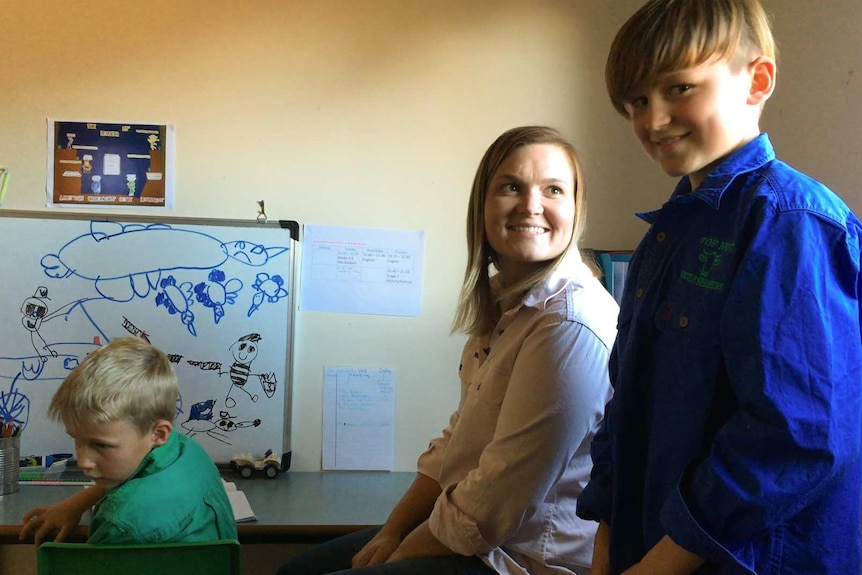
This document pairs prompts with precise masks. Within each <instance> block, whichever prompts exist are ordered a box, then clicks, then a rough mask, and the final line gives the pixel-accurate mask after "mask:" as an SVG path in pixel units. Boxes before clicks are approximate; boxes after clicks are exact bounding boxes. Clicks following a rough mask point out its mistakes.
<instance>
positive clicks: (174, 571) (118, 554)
mask: <svg viewBox="0 0 862 575" xmlns="http://www.w3.org/2000/svg"><path fill="white" fill-rule="evenodd" d="M36 557H37V562H38V566H39V571H38V572H39V575H242V565H241V557H240V547H239V541H236V540H228V541H204V542H199V543H164V544H145V545H90V544H87V543H52V542H51V543H43V544H42V545H40V546H39V549H38V551H37V552H36Z"/></svg>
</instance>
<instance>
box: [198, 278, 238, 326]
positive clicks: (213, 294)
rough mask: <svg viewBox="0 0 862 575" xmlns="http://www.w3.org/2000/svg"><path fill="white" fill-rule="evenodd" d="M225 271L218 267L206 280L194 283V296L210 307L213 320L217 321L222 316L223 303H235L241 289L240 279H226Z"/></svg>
mask: <svg viewBox="0 0 862 575" xmlns="http://www.w3.org/2000/svg"><path fill="white" fill-rule="evenodd" d="M226 277H227V276H225V273H224V272H223V271H221V270H219V269H215V270H212V271H211V272H210V273H209V275H208V276H207V281H205V282H200V283H199V284H197V285H195V298H197V300H198V301H199V302H200V303H202V304H203V305H204V306H205V307H209V308H212V310H213V321H214V322H216V323H218V322H219V321H220V320H221V318H223V317H224V306H225V304H230V305H233V304H234V303H236V296H237V294H239V292H240V290H241V289H242V281H241V280H239V279H237V278H231V279H229V280H227V281H225V280H226Z"/></svg>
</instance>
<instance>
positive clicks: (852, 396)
mask: <svg viewBox="0 0 862 575" xmlns="http://www.w3.org/2000/svg"><path fill="white" fill-rule="evenodd" d="M642 217H643V218H644V219H646V220H647V221H648V222H649V223H650V224H651V228H650V230H649V231H648V232H647V234H646V236H645V237H644V239H643V240H642V241H641V244H640V246H639V247H638V249H637V251H636V252H635V254H634V256H633V258H632V261H631V264H630V267H629V275H628V276H627V279H626V282H625V292H624V295H623V303H622V306H621V311H620V319H619V335H618V338H617V342H616V344H615V348H614V351H613V353H612V356H611V363H610V376H611V383H612V384H613V387H614V398H613V400H612V401H611V402H610V403H609V404H608V406H607V409H606V414H605V421H604V424H603V427H602V429H601V430H600V432H599V434H598V435H597V436H596V439H595V440H594V441H593V446H592V451H593V462H594V467H593V472H592V477H591V480H590V483H589V484H588V486H587V487H586V489H585V490H584V492H583V493H582V494H581V496H580V498H579V503H578V514H579V515H581V516H582V517H585V518H590V519H596V520H604V521H606V522H607V523H608V524H609V525H610V527H611V542H610V545H611V548H610V554H611V565H612V573H619V572H621V571H622V570H624V569H625V568H626V567H628V566H630V565H632V564H633V563H635V562H637V561H639V560H640V559H641V558H642V557H643V555H644V554H645V553H646V552H647V551H649V549H650V548H651V547H652V546H653V545H655V544H656V543H657V542H658V541H659V540H660V539H661V538H662V537H663V536H664V535H669V536H670V537H671V539H673V540H674V541H675V542H676V543H677V544H679V545H681V546H682V547H684V548H686V549H688V550H690V551H692V552H694V553H696V554H698V555H700V556H701V557H703V558H705V559H706V561H707V564H706V565H705V566H704V567H703V568H701V570H699V571H698V573H720V574H749V573H757V574H758V575H766V574H770V575H771V574H791V573H792V574H815V573H816V574H819V575H823V574H835V575H838V574H841V575H846V574H858V573H860V572H862V568H860V505H862V500H860V495H861V494H862V465H860V462H861V461H862V460H860V445H862V335H860V323H862V317H860V307H859V295H860V292H862V279H860V278H862V276H860V223H859V220H858V219H857V218H856V216H855V215H854V214H853V213H852V212H850V210H849V209H848V208H847V206H846V205H845V204H844V203H843V202H842V201H841V200H840V199H839V198H838V197H837V196H836V195H835V194H833V193H832V192H831V191H829V190H828V189H827V188H826V187H825V186H823V185H822V184H820V183H819V182H817V181H815V180H813V179H811V178H809V177H807V176H805V175H804V174H801V173H800V172H798V171H796V170H794V169H793V168H791V167H790V166H788V165H787V164H785V163H783V162H780V161H778V160H776V159H775V156H774V152H773V149H772V145H771V144H770V142H769V139H768V137H767V136H766V135H765V134H763V135H761V136H760V137H758V138H757V139H755V140H754V141H752V142H750V143H749V144H747V145H746V146H744V147H743V148H742V149H740V150H739V151H737V152H735V153H734V154H733V155H731V156H730V157H729V158H728V159H727V160H725V161H724V162H723V163H722V164H721V165H720V166H719V167H717V168H716V169H715V170H714V171H713V172H712V173H711V174H710V175H709V176H708V177H707V178H706V179H705V180H704V181H703V183H702V184H701V186H700V187H699V188H698V189H697V190H695V191H691V189H690V184H689V180H688V178H687V177H686V178H683V179H682V180H681V181H680V183H679V185H678V186H677V189H676V191H675V192H674V194H673V196H672V197H671V199H670V200H669V201H668V202H667V203H666V204H665V205H664V206H663V207H662V209H661V210H659V211H657V212H652V213H649V214H642Z"/></svg>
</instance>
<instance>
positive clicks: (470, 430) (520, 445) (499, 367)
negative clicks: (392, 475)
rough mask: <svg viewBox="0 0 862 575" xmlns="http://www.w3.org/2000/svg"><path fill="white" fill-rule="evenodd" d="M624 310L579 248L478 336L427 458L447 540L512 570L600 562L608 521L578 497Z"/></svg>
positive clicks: (540, 573)
mask: <svg viewBox="0 0 862 575" xmlns="http://www.w3.org/2000/svg"><path fill="white" fill-rule="evenodd" d="M617 313H618V309H617V305H616V303H615V302H614V300H613V298H612V297H611V296H610V295H609V294H608V292H607V291H606V290H605V289H604V287H603V286H602V285H601V284H600V283H599V282H598V280H596V279H595V278H594V277H593V276H592V274H591V273H590V271H589V269H588V268H587V267H586V265H585V264H584V263H583V262H582V261H581V259H580V257H579V255H578V254H577V253H573V254H571V255H570V256H569V257H568V258H567V259H566V261H564V262H563V263H562V264H561V265H560V266H559V268H558V269H557V271H556V272H555V273H554V275H553V277H551V278H550V279H549V281H548V282H546V283H545V284H543V285H541V286H539V287H538V288H537V289H535V290H533V292H531V293H530V294H529V295H528V296H527V298H525V300H524V302H523V303H522V304H521V305H519V306H516V307H515V308H513V309H511V310H509V311H507V312H506V313H505V314H504V315H503V317H502V318H501V319H500V322H499V324H498V325H497V326H496V328H495V329H494V331H493V332H492V333H490V334H487V335H485V336H484V337H472V338H470V339H469V340H468V341H467V343H466V345H465V347H464V351H463V355H462V357H461V368H460V377H461V401H460V404H459V405H458V409H457V410H456V411H455V413H454V414H452V416H451V418H450V420H449V426H448V427H447V428H446V429H445V430H443V434H442V436H441V437H439V438H436V439H434V440H432V441H431V443H430V445H429V448H428V450H427V451H426V452H425V453H423V454H422V455H421V456H420V457H419V462H418V470H419V473H422V474H424V475H427V476H428V477H431V478H432V479H435V480H437V481H438V482H439V483H440V486H441V487H442V489H443V493H442V494H441V496H440V497H439V498H438V500H437V502H436V504H435V506H434V510H433V512H432V514H431V517H430V519H429V526H430V528H431V532H432V533H433V534H434V536H435V537H437V538H438V539H439V540H440V541H442V542H443V543H444V544H445V545H446V546H447V547H449V548H450V549H452V550H453V551H455V552H456V553H460V554H463V555H478V556H480V557H481V558H482V559H483V560H484V561H485V562H486V563H487V564H488V565H490V566H491V567H492V568H494V569H496V570H497V572H498V573H501V574H506V575H509V574H527V573H528V574H531V575H544V574H571V573H576V574H578V575H586V574H588V573H589V571H590V563H591V560H592V549H593V538H594V536H595V531H596V528H597V524H596V523H594V522H589V521H584V520H582V519H580V518H578V517H576V516H575V504H576V499H577V497H578V494H579V493H580V492H581V490H582V489H583V487H584V485H585V484H586V483H587V481H588V479H589V474H590V466H591V462H590V441H591V439H592V437H593V435H594V433H595V432H596V430H597V429H598V426H599V422H600V420H601V417H602V414H603V412H604V406H605V403H606V402H607V401H608V400H609V399H610V397H611V393H612V392H611V387H610V383H609V381H608V371H607V365H608V357H609V355H610V349H611V346H612V345H613V341H614V337H615V336H616V320H617Z"/></svg>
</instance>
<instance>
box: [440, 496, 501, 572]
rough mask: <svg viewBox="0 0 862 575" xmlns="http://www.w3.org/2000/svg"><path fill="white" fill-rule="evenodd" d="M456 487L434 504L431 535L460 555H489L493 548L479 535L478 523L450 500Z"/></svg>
mask: <svg viewBox="0 0 862 575" xmlns="http://www.w3.org/2000/svg"><path fill="white" fill-rule="evenodd" d="M456 486H457V484H455V485H450V486H449V487H448V488H447V489H446V490H445V491H443V493H441V494H440V497H438V498H437V501H436V502H435V503H434V509H433V510H432V511H431V516H430V517H429V518H428V527H429V529H431V534H432V535H434V537H436V538H437V539H439V540H440V542H441V543H443V545H445V546H446V547H448V548H449V549H451V550H452V551H453V552H454V553H457V554H459V555H466V556H470V555H487V554H488V553H489V552H491V550H492V549H493V547H491V545H489V544H488V542H487V541H485V538H484V537H482V534H481V533H479V528H478V526H477V525H476V521H474V520H473V518H472V517H469V516H468V515H467V514H465V513H463V512H462V511H461V510H460V509H458V508H457V507H455V505H454V504H453V503H452V501H451V499H450V496H451V493H452V491H453V490H454V489H455V487H456Z"/></svg>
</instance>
